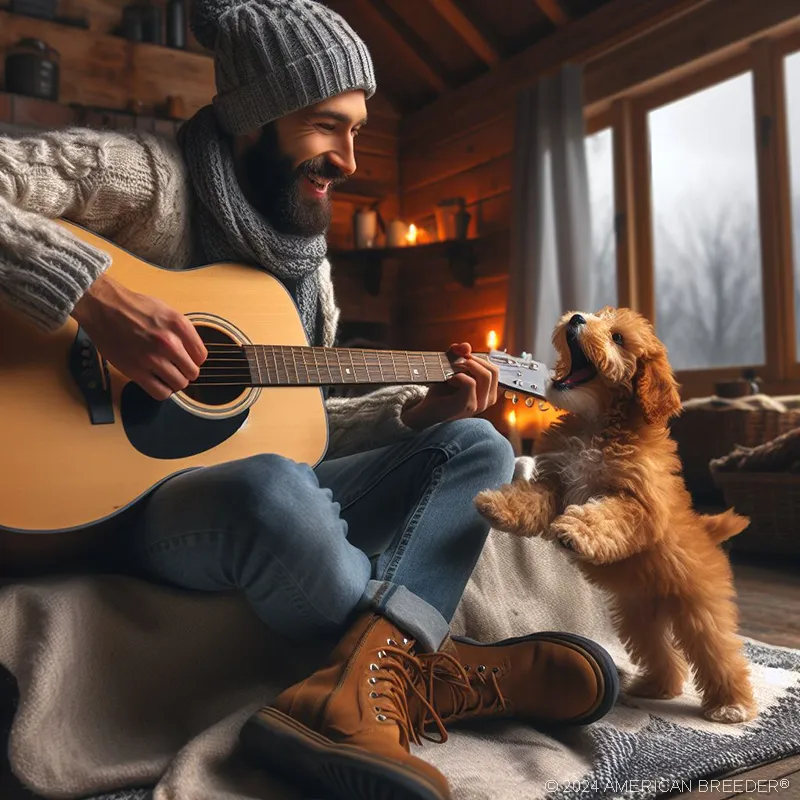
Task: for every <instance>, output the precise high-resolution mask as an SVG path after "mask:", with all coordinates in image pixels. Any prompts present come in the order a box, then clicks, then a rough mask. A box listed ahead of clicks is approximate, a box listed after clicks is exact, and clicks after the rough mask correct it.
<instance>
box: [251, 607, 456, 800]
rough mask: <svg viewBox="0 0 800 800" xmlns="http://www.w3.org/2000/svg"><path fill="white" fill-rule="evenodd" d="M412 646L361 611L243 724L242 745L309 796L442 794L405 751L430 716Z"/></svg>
mask: <svg viewBox="0 0 800 800" xmlns="http://www.w3.org/2000/svg"><path fill="white" fill-rule="evenodd" d="M413 648H414V641H413V640H411V639H409V638H408V637H406V636H405V635H404V634H403V632H402V631H401V630H400V629H399V628H397V627H396V626H395V625H393V624H392V623H391V622H389V620H387V619H385V618H383V617H380V616H378V615H375V614H372V613H368V614H365V615H363V616H362V617H360V618H359V619H358V620H357V621H356V623H355V624H354V625H353V627H352V628H351V629H350V630H349V631H348V633H347V634H346V635H345V636H344V638H343V639H342V640H341V641H340V642H339V644H338V645H337V647H336V649H335V650H334V651H333V653H332V655H331V657H330V659H329V662H328V664H327V665H326V666H325V667H323V668H322V669H320V670H319V671H317V672H315V673H314V674H313V675H311V676H310V677H308V678H306V679H305V680H304V681H301V682H300V683H297V684H295V685H294V686H292V687H290V688H289V689H287V690H286V691H285V692H283V693H282V694H281V695H279V696H278V698H277V699H276V700H275V703H274V705H273V706H271V707H269V708H262V709H261V710H259V711H257V712H256V713H255V714H254V715H253V716H252V717H251V718H250V719H249V720H248V721H247V722H246V723H245V725H244V727H243V728H242V732H241V735H240V738H241V741H242V744H243V746H244V748H245V751H246V752H247V753H248V754H249V755H250V756H251V757H252V758H254V759H255V760H256V761H257V762H258V763H259V764H260V765H263V766H267V767H269V768H270V769H271V770H273V771H274V772H276V773H278V774H281V775H283V776H285V777H286V778H287V779H288V780H290V781H292V782H294V783H296V784H299V785H300V786H302V788H303V789H304V790H305V791H307V792H309V793H310V796H312V797H326V798H327V797H331V798H333V797H336V798H340V799H341V800H378V799H380V800H449V798H450V790H449V787H448V785H447V780H446V779H445V777H444V776H443V775H442V774H441V773H440V772H439V771H438V770H437V769H435V768H434V767H433V766H431V765H430V764H427V763H426V762H424V761H422V760H421V759H419V758H416V757H414V756H412V755H411V754H410V753H409V742H410V741H411V742H414V743H415V744H419V743H420V735H419V732H420V731H421V730H422V726H423V719H425V718H427V719H428V722H429V723H430V722H431V721H432V722H433V724H434V725H436V722H437V721H436V713H435V711H434V709H433V708H431V706H430V704H429V703H428V702H427V700H426V698H425V693H424V691H425V683H424V673H423V670H422V665H421V664H420V662H419V660H418V658H417V657H416V655H415V654H414V649H413ZM410 707H413V708H414V710H415V716H414V717H412V715H411V711H410ZM437 727H438V728H439V731H440V737H441V739H440V740H441V741H444V739H445V738H446V734H445V732H444V728H443V727H442V726H441V724H438V726H437ZM424 738H430V737H428V736H425V737H424Z"/></svg>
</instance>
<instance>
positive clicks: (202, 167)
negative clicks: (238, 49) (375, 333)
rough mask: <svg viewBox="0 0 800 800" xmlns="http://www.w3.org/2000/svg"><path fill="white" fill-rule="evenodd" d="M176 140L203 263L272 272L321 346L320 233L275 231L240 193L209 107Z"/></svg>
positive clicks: (227, 150) (313, 340) (224, 141)
mask: <svg viewBox="0 0 800 800" xmlns="http://www.w3.org/2000/svg"><path fill="white" fill-rule="evenodd" d="M178 141H179V143H180V145H181V147H182V149H183V154H184V158H185V159H186V163H187V165H188V168H189V176H190V178H191V181H192V189H193V191H194V196H195V201H196V202H195V205H196V209H195V212H196V214H197V217H196V219H195V221H194V228H195V231H196V239H199V245H200V248H201V250H202V253H200V254H198V255H200V256H201V257H202V258H204V259H205V260H206V263H212V262H219V261H240V262H241V261H244V262H247V263H249V264H253V265H255V266H259V267H261V268H263V269H265V270H267V271H268V272H270V273H272V274H273V275H275V277H276V278H278V279H279V280H280V281H281V282H282V283H283V284H284V285H285V286H286V288H287V289H288V291H289V293H290V294H291V295H292V297H293V298H294V301H295V303H296V304H297V307H298V309H299V311H300V318H301V319H302V321H303V327H304V328H305V330H306V334H307V335H308V339H309V341H310V342H311V343H312V344H321V338H320V337H321V336H322V325H321V324H319V322H320V314H321V310H320V300H319V268H320V265H321V264H322V261H323V259H324V258H325V253H326V243H325V237H324V236H291V235H288V234H283V233H279V232H278V231H276V230H275V229H274V228H273V227H272V226H271V225H270V223H269V222H268V221H267V220H266V219H265V218H264V217H263V216H262V215H261V214H259V213H258V211H256V210H255V209H254V208H253V207H252V206H251V205H250V203H249V202H248V201H247V199H246V198H245V196H244V193H243V192H242V189H241V187H240V186H239V182H238V181H237V179H236V173H235V171H234V164H233V153H232V152H231V148H230V144H229V142H228V140H227V139H226V138H225V137H224V136H223V135H222V133H221V131H220V129H219V127H218V125H217V122H216V120H215V118H214V114H213V111H212V108H211V106H206V107H205V108H202V109H200V111H198V112H197V114H195V116H194V117H192V119H190V120H189V121H188V122H186V123H185V124H184V126H183V127H182V128H181V132H180V136H179V137H178Z"/></svg>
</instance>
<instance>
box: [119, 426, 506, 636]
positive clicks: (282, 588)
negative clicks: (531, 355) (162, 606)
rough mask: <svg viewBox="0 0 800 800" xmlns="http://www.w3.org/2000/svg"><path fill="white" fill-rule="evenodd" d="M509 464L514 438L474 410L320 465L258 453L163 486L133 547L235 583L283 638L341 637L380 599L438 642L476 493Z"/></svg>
mask: <svg viewBox="0 0 800 800" xmlns="http://www.w3.org/2000/svg"><path fill="white" fill-rule="evenodd" d="M513 467H514V458H513V453H512V450H511V447H510V445H509V443H508V441H507V440H506V439H504V438H503V437H502V436H500V434H498V433H497V431H496V430H495V429H494V428H493V427H492V426H491V424H490V423H488V422H486V421H485V420H480V419H466V420H456V421H452V422H447V423H442V424H440V425H436V426H434V427H431V428H428V429H427V430H425V431H423V432H421V433H419V434H417V435H416V436H413V437H410V438H408V439H405V440H403V441H402V442H400V443H399V444H396V445H391V446H389V447H383V448H380V449H377V450H371V451H367V452H364V453H357V454H355V455H350V456H345V457H343V458H336V459H330V460H326V461H323V462H321V463H320V464H319V465H318V466H317V467H316V468H314V469H312V468H311V467H310V466H309V465H308V464H299V463H296V462H294V461H291V460H289V459H286V458H283V457H282V456H277V455H258V456H253V457H251V458H247V459H242V460H239V461H233V462H229V463H226V464H221V465H218V466H214V467H207V468H204V469H200V470H195V471H192V472H188V473H184V474H182V475H178V476H176V477H174V478H171V479H170V480H169V481H167V482H166V483H165V484H163V485H162V486H161V487H159V488H158V489H157V490H156V491H155V492H154V493H153V494H152V496H151V497H150V498H149V499H148V500H147V501H146V503H145V506H144V508H143V510H142V513H141V514H140V515H139V517H138V520H137V522H136V524H135V527H134V530H133V539H134V546H135V547H136V549H137V551H138V555H139V556H140V559H138V560H139V561H140V568H141V569H143V571H144V573H145V574H146V575H148V576H150V577H152V578H156V579H160V580H163V581H165V582H167V583H169V584H172V585H176V586H179V587H183V588H186V589H193V590H200V591H227V590H240V591H242V592H244V594H245V596H246V597H247V599H248V600H249V602H250V604H251V605H252V607H253V609H254V610H255V612H256V613H257V614H258V616H259V617H260V618H261V619H262V620H263V621H264V622H265V623H266V625H268V626H269V627H270V628H272V629H273V630H275V631H277V632H278V633H280V634H282V635H284V636H287V637H290V638H293V639H298V640H302V639H307V638H308V637H310V636H315V635H316V636H319V635H330V636H331V637H335V636H338V635H341V634H342V633H343V631H344V629H345V628H346V626H347V625H348V624H349V623H350V622H351V621H352V618H353V616H354V614H356V613H358V612H360V611H361V610H365V609H368V608H372V609H373V610H375V611H376V612H377V613H380V614H383V615H385V616H387V617H388V618H390V619H391V620H392V621H393V622H395V623H396V624H397V625H398V626H400V627H401V629H403V630H404V631H406V632H408V633H410V634H411V635H412V636H414V638H416V639H417V641H418V643H419V644H420V646H421V647H423V648H424V649H428V650H435V649H437V647H438V646H439V644H440V643H441V642H442V640H443V639H444V637H445V635H446V634H447V631H448V627H449V621H450V619H451V618H452V616H453V613H454V612H455V609H456V606H457V605H458V602H459V600H460V599H461V595H462V593H463V591H464V588H465V586H466V584H467V581H468V580H469V577H470V575H471V573H472V570H473V568H474V567H475V563H476V561H477V560H478V556H479V555H480V552H481V549H482V548H483V545H484V542H485V540H486V536H487V534H488V531H489V526H488V524H487V523H486V522H485V521H484V520H483V518H482V517H481V516H480V515H479V514H478V513H477V512H476V510H475V508H474V505H473V502H472V501H473V498H474V497H475V495H476V494H477V493H478V492H479V491H481V490H482V489H489V488H497V487H499V486H500V485H502V484H504V483H506V482H508V481H509V480H511V476H512V472H513Z"/></svg>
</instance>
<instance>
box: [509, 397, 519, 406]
mask: <svg viewBox="0 0 800 800" xmlns="http://www.w3.org/2000/svg"><path fill="white" fill-rule="evenodd" d="M517 403H519V397H517V396H516V395H512V397H511V404H512V405H516V404H517Z"/></svg>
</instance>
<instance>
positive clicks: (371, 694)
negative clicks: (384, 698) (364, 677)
mask: <svg viewBox="0 0 800 800" xmlns="http://www.w3.org/2000/svg"><path fill="white" fill-rule="evenodd" d="M369 696H370V697H371V698H372V699H373V700H375V699H376V698H378V697H380V695H379V694H378V693H377V692H370V693H369Z"/></svg>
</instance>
